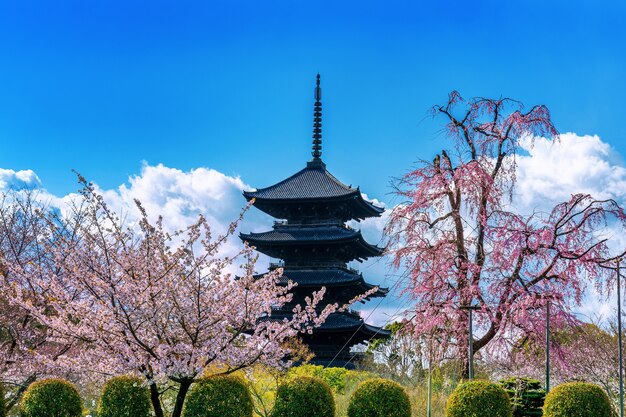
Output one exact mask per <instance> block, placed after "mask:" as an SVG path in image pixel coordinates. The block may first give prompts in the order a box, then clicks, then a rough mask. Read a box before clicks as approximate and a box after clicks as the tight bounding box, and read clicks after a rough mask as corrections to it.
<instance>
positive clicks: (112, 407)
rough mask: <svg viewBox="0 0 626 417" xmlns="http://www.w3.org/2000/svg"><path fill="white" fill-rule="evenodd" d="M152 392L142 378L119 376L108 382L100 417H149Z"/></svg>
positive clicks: (100, 407) (102, 397) (104, 390)
mask: <svg viewBox="0 0 626 417" xmlns="http://www.w3.org/2000/svg"><path fill="white" fill-rule="evenodd" d="M150 411H151V404H150V392H149V391H148V388H147V387H146V386H145V385H144V381H143V379H141V378H137V377H132V376H119V377H116V378H112V379H111V380H109V382H107V384H106V385H105V386H104V389H103V390H102V396H101V397H100V403H99V404H98V417H148V416H150Z"/></svg>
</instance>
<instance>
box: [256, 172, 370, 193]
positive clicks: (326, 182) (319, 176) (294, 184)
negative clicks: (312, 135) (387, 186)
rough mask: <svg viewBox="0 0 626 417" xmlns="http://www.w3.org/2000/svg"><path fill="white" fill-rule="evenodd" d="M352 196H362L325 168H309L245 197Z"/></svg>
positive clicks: (356, 189)
mask: <svg viewBox="0 0 626 417" xmlns="http://www.w3.org/2000/svg"><path fill="white" fill-rule="evenodd" d="M352 194H357V195H358V194H360V192H359V189H358V188H352V187H349V186H347V185H345V184H343V183H342V182H341V181H339V180H338V179H337V178H335V177H334V176H333V175H332V174H331V173H330V172H328V171H327V170H326V168H324V167H323V166H312V167H311V166H307V167H306V168H304V169H303V170H301V171H298V172H297V173H295V174H294V175H292V176H291V177H289V178H287V179H285V180H283V181H281V182H279V183H277V184H274V185H272V186H270V187H267V188H260V189H258V190H256V191H244V195H245V196H246V198H248V199H251V198H261V199H271V200H296V199H318V198H328V197H343V196H348V195H352Z"/></svg>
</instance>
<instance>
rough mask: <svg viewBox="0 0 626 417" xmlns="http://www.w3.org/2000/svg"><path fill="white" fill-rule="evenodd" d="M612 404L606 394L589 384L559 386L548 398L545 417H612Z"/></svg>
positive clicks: (575, 383) (572, 383) (544, 409)
mask: <svg viewBox="0 0 626 417" xmlns="http://www.w3.org/2000/svg"><path fill="white" fill-rule="evenodd" d="M612 413H613V410H612V408H611V403H610V401H609V397H608V396H607V395H606V392H604V390H603V389H602V388H600V387H599V386H597V385H594V384H589V383H587V382H568V383H566V384H561V385H557V386H556V387H555V388H554V389H553V390H552V391H550V393H549V394H548V395H547V396H546V401H545V404H544V406H543V415H544V416H545V417H588V416H593V417H611V416H612V415H613V414H612Z"/></svg>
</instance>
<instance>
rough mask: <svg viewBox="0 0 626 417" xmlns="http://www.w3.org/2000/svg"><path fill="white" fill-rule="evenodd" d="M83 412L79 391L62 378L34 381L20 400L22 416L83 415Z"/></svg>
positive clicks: (78, 416)
mask: <svg viewBox="0 0 626 417" xmlns="http://www.w3.org/2000/svg"><path fill="white" fill-rule="evenodd" d="M82 412H83V407H82V404H81V400H80V395H79V394H78V391H77V390H76V388H75V387H74V385H72V384H70V383H69V382H67V381H64V380H62V379H53V378H50V379H42V380H41V381H37V382H33V383H32V384H30V386H29V387H28V389H27V390H26V392H24V396H23V397H22V401H21V402H20V417H81V415H82Z"/></svg>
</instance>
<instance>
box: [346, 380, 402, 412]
mask: <svg viewBox="0 0 626 417" xmlns="http://www.w3.org/2000/svg"><path fill="white" fill-rule="evenodd" d="M348 417H411V401H410V400H409V396H408V395H407V394H406V392H404V389H403V388H402V387H401V386H400V385H399V384H397V383H395V382H393V381H389V380H386V379H370V380H369V381H365V382H362V383H361V384H360V385H359V386H358V388H357V389H356V391H354V393H353V394H352V398H350V405H349V406H348Z"/></svg>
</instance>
